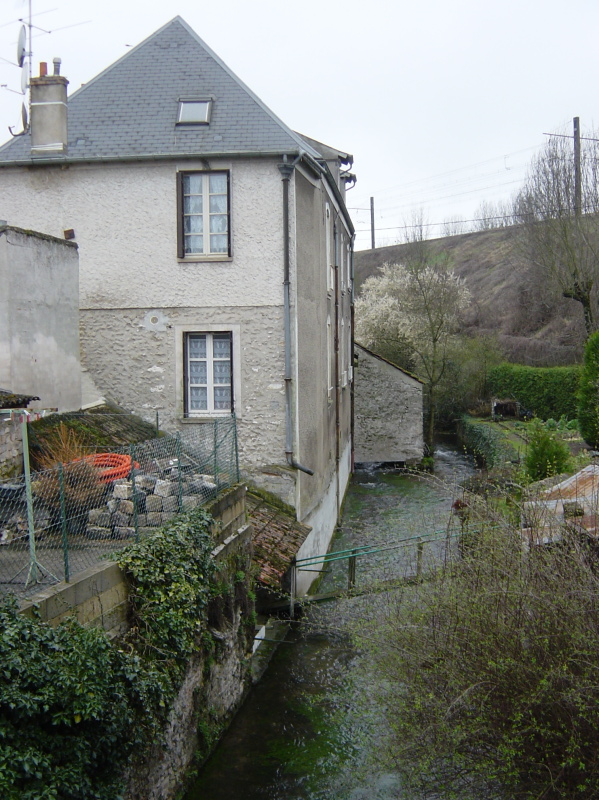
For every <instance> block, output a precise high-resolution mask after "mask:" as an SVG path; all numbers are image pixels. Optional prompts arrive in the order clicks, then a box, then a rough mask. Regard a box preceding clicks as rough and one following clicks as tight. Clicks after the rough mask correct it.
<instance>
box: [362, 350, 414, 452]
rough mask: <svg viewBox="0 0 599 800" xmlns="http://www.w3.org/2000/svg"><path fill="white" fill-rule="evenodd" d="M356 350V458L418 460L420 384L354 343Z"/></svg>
mask: <svg viewBox="0 0 599 800" xmlns="http://www.w3.org/2000/svg"><path fill="white" fill-rule="evenodd" d="M355 351H356V355H357V359H356V362H355V364H356V366H355V367H354V381H355V432H354V435H355V461H356V462H357V463H372V462H381V461H388V462H396V461H403V462H405V463H406V464H413V463H416V462H419V461H420V460H421V459H422V456H423V454H424V442H423V421H422V384H421V383H420V381H418V380H416V379H415V378H412V377H411V376H410V375H408V374H407V373H405V372H403V371H402V370H400V369H398V368H397V367H395V366H393V365H392V364H390V363H389V362H387V361H385V360H384V359H381V358H378V357H377V356H375V355H373V354H372V353H369V352H368V351H367V350H365V349H364V348H363V347H360V346H359V345H357V344H356V346H355Z"/></svg>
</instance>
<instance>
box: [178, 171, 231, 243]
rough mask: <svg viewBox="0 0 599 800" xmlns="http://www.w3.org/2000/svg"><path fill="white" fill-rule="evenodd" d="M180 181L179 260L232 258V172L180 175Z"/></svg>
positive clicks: (183, 173) (187, 173)
mask: <svg viewBox="0 0 599 800" xmlns="http://www.w3.org/2000/svg"><path fill="white" fill-rule="evenodd" d="M177 181H178V183H177V188H178V207H179V220H178V233H179V237H178V238H179V242H178V251H179V252H178V255H179V258H186V257H193V256H196V257H202V256H207V257H218V256H220V257H221V258H222V257H227V256H229V255H230V254H231V238H230V226H229V173H228V172H179V173H177Z"/></svg>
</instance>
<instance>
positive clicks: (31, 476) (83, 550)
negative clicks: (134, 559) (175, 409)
mask: <svg viewBox="0 0 599 800" xmlns="http://www.w3.org/2000/svg"><path fill="white" fill-rule="evenodd" d="M25 436H26V434H25ZM24 438H25V437H24ZM26 461H27V460H26ZM238 481H239V463H238V450H237V430H236V424H235V419H234V418H233V417H230V418H229V417H227V418H225V419H215V420H213V421H210V422H209V423H203V424H201V425H194V426H189V428H186V430H185V431H184V433H183V434H181V435H179V434H177V435H174V436H172V435H163V436H160V437H158V438H155V439H150V440H147V441H144V442H140V443H137V444H134V445H130V446H128V447H121V448H115V449H114V450H112V451H111V452H110V453H96V454H90V455H87V456H84V457H83V458H79V459H77V460H75V461H71V462H68V463H59V464H57V465H56V466H55V467H53V468H52V469H47V470H43V471H37V472H35V471H31V472H30V471H29V469H28V468H26V470H25V475H23V476H21V477H20V478H16V479H12V480H11V481H10V482H8V483H7V482H5V483H0V592H6V591H13V592H16V593H17V594H21V595H23V594H28V593H30V592H31V591H35V590H37V589H39V588H40V586H41V585H42V586H43V585H48V584H52V583H55V582H57V581H60V580H65V581H69V580H70V579H71V577H72V576H73V575H74V574H76V573H77V572H80V571H82V570H84V569H87V568H88V567H90V566H92V565H94V564H96V563H97V562H98V560H99V559H101V558H102V557H104V556H106V555H108V554H109V553H112V552H115V551H116V550H119V549H122V548H123V547H124V546H126V545H127V544H129V543H131V542H136V541H139V539H140V537H142V536H143V535H144V534H146V533H148V532H150V531H153V530H155V529H156V528H158V527H160V526H161V525H163V524H165V523H166V522H168V521H169V520H170V519H172V518H173V517H174V516H175V515H176V514H177V513H179V512H181V511H186V510H189V509H192V508H195V507H196V506H198V505H202V504H203V503H205V502H207V501H208V500H210V499H212V498H213V497H214V496H215V495H216V494H217V493H218V492H219V491H220V490H221V489H223V488H226V487H228V486H232V485H233V484H235V483H237V482H238Z"/></svg>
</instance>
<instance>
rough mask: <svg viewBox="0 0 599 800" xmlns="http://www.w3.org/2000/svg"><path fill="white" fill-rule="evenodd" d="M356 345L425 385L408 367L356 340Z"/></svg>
mask: <svg viewBox="0 0 599 800" xmlns="http://www.w3.org/2000/svg"><path fill="white" fill-rule="evenodd" d="M354 347H359V348H360V350H364V352H365V353H368V355H369V356H373V358H378V360H379V361H382V362H383V363H384V364H389V366H390V367H394V368H395V369H397V370H399V371H400V372H403V374H404V375H407V376H408V378H413V379H414V380H415V381H418V383H421V384H423V385H424V381H423V380H421V379H420V378H418V377H417V376H416V375H413V374H412V373H411V372H408V370H407V369H404V368H403V367H400V366H399V365H398V364H394V363H393V361H389V359H388V358H383V356H379V354H378V353H375V352H374V351H373V350H369V349H368V348H367V347H364V345H363V344H360V342H356V341H355V340H354Z"/></svg>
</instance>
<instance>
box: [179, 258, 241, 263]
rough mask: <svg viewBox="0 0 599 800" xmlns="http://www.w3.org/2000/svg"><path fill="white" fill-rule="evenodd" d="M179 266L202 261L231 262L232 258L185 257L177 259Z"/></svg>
mask: <svg viewBox="0 0 599 800" xmlns="http://www.w3.org/2000/svg"><path fill="white" fill-rule="evenodd" d="M177 261H178V262H179V264H197V263H199V262H202V261H206V262H210V261H233V257H232V256H185V258H178V259H177Z"/></svg>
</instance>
